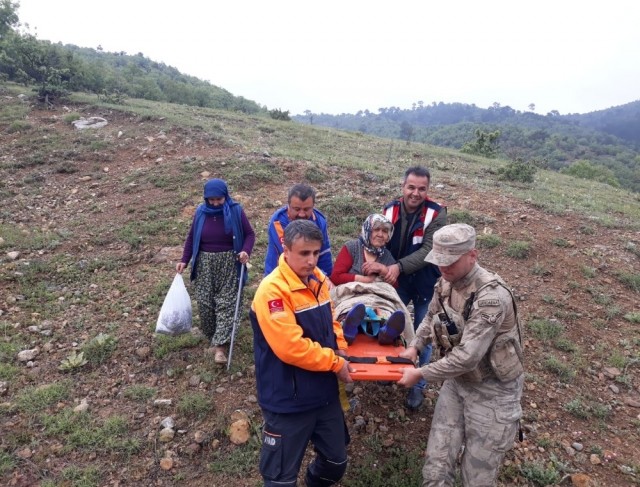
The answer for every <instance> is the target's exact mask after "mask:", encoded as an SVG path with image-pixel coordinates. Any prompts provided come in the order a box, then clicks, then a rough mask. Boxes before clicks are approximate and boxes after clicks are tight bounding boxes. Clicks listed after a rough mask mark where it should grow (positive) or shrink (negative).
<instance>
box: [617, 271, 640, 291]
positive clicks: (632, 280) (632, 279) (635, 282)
mask: <svg viewBox="0 0 640 487" xmlns="http://www.w3.org/2000/svg"><path fill="white" fill-rule="evenodd" d="M616 277H617V278H618V280H619V281H620V282H621V283H622V284H624V285H625V286H627V287H628V288H629V289H632V290H633V291H636V292H640V274H632V273H630V272H620V273H619V274H618V275H617V276H616Z"/></svg>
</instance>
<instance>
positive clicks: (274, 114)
mask: <svg viewBox="0 0 640 487" xmlns="http://www.w3.org/2000/svg"><path fill="white" fill-rule="evenodd" d="M269 116H270V117H271V118H273V119H274V120H283V121H285V122H288V121H289V120H291V117H290V116H289V110H280V109H279V108H275V109H273V110H269Z"/></svg>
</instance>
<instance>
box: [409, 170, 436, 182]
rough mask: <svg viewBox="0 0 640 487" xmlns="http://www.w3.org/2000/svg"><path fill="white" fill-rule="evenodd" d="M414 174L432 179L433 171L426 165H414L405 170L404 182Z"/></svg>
mask: <svg viewBox="0 0 640 487" xmlns="http://www.w3.org/2000/svg"><path fill="white" fill-rule="evenodd" d="M411 174H413V175H414V176H418V177H426V178H427V180H428V181H431V173H430V172H429V170H428V169H427V168H426V167H424V166H412V167H410V168H409V169H407V170H406V171H405V172H404V182H405V183H406V182H407V178H408V177H409V176H410V175H411Z"/></svg>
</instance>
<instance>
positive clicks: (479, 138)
mask: <svg viewBox="0 0 640 487" xmlns="http://www.w3.org/2000/svg"><path fill="white" fill-rule="evenodd" d="M475 136H476V140H474V141H472V142H467V143H466V144H465V145H464V146H462V149H460V151H461V152H464V153H465V154H475V155H478V156H484V157H488V158H492V157H496V155H497V153H498V148H499V146H498V139H499V138H500V131H499V130H496V131H495V132H485V131H483V130H480V129H476V130H475Z"/></svg>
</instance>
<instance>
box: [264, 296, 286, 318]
mask: <svg viewBox="0 0 640 487" xmlns="http://www.w3.org/2000/svg"><path fill="white" fill-rule="evenodd" d="M268 304H269V313H271V314H273V313H280V312H282V311H284V303H283V302H282V298H280V299H272V300H271V301H269V303H268Z"/></svg>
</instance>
